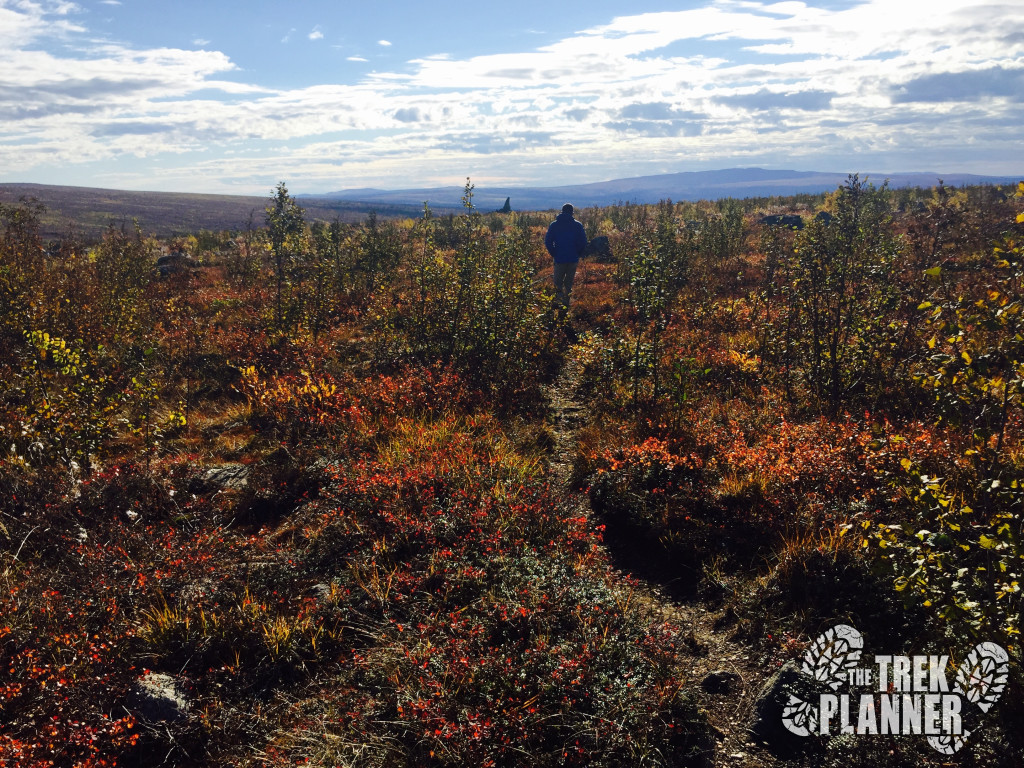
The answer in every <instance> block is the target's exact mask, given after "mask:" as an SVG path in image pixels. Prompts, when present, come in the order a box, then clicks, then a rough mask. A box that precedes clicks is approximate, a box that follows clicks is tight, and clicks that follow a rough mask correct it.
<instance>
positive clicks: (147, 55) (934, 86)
mask: <svg viewBox="0 0 1024 768" xmlns="http://www.w3.org/2000/svg"><path fill="white" fill-rule="evenodd" d="M73 11H74V6H72V5H71V4H70V3H63V2H47V1H46V0H17V2H14V0H0V168H3V169H6V168H17V169H19V172H22V173H23V172H25V171H26V170H28V169H32V168H46V167H61V166H63V167H73V166H74V164H76V163H82V162H96V163H99V162H102V161H105V160H108V159H110V158H114V157H119V156H125V155H129V156H136V157H140V158H142V157H152V156H155V155H167V154H170V153H178V154H181V155H183V156H184V155H185V153H189V152H192V151H194V150H204V151H205V152H206V153H209V152H211V151H216V150H218V148H221V149H224V150H225V151H231V152H233V153H234V154H232V155H231V157H230V158H229V159H226V160H223V161H219V160H214V161H208V160H204V161H203V163H202V164H198V165H197V164H194V163H192V162H191V161H189V163H190V164H189V169H188V170H183V171H180V172H179V171H167V172H166V173H167V174H168V175H165V176H161V177H159V178H160V179H161V182H162V183H165V184H169V185H171V184H179V183H180V187H179V188H190V189H191V188H195V185H196V183H197V179H202V180H204V183H209V184H211V185H212V184H213V183H214V180H218V181H217V183H224V184H227V183H229V182H230V181H231V180H232V179H235V180H236V181H237V183H240V184H241V183H252V182H251V180H252V179H253V178H254V177H256V176H260V175H261V174H268V175H269V178H270V180H271V182H270V183H272V182H273V181H274V180H275V179H276V178H288V177H291V178H294V177H298V176H301V177H302V179H303V184H304V185H310V186H314V185H316V184H317V180H319V179H322V180H323V183H324V185H325V186H334V185H336V179H337V178H338V176H339V172H340V170H341V169H344V175H345V177H346V178H347V179H348V180H349V181H350V182H351V183H352V184H354V185H356V184H362V183H366V184H377V185H380V184H381V183H382V182H381V178H382V177H385V176H387V175H389V174H400V175H401V176H402V185H403V186H407V185H411V184H415V183H420V182H426V181H428V180H431V179H433V180H434V181H436V180H438V178H439V177H440V176H443V175H445V174H447V175H448V177H449V180H451V179H455V180H458V178H459V177H460V176H464V175H465V172H466V171H472V172H473V174H474V176H481V175H483V173H484V172H486V173H487V174H489V175H492V176H497V177H506V178H509V179H512V178H516V179H520V180H522V181H529V182H536V181H541V180H547V181H550V182H555V181H565V182H569V181H586V180H596V179H598V178H602V177H604V178H608V177H611V176H614V175H630V174H632V173H642V172H657V171H658V170H659V169H664V168H673V167H674V168H680V169H682V168H683V167H694V166H695V165H701V164H703V165H704V166H705V167H706V166H707V164H714V163H717V164H719V165H724V164H731V165H738V164H751V163H764V164H775V165H777V166H790V167H792V166H794V165H798V166H801V167H805V168H806V167H818V168H821V169H823V170H828V169H830V168H833V167H835V164H836V163H837V162H849V160H848V158H850V157H852V156H854V155H855V154H857V153H859V154H857V156H858V157H862V158H868V159H870V158H875V160H874V162H876V163H882V162H888V163H890V166H889V167H890V169H895V167H896V166H902V168H909V167H912V166H913V165H914V163H915V162H917V161H915V160H914V158H933V157H938V158H939V159H940V160H941V159H942V158H943V157H945V158H947V160H945V161H944V162H947V163H954V162H956V161H955V158H956V157H958V156H959V157H963V158H965V159H964V160H963V161H962V162H963V163H964V164H969V163H970V162H979V163H980V162H984V163H987V164H988V165H987V166H984V167H982V166H980V165H976V166H973V167H970V168H968V167H960V168H954V167H952V166H944V167H943V168H937V170H946V168H947V167H948V169H949V170H951V171H952V170H963V169H971V168H973V169H974V170H979V171H984V170H985V169H986V168H988V169H989V170H993V171H994V170H996V167H997V166H999V165H1000V163H1001V165H1002V170H1006V169H1007V165H1008V164H1009V163H1010V162H1011V161H1012V162H1018V163H1019V162H1020V160H1018V159H1016V158H1020V157H1024V151H1022V150H1024V147H1022V146H1021V139H1020V137H1019V126H1020V124H1021V122H1022V120H1024V96H1022V94H1021V93H1020V92H1019V91H1020V89H1019V88H1018V87H1017V83H1019V82H1020V80H1018V79H1017V78H1018V74H1019V72H1020V71H1021V70H1024V6H1021V5H1020V4H1019V2H1016V0H1014V2H1009V0H991V7H986V8H985V9H984V13H982V12H981V11H980V10H979V9H978V8H977V7H976V6H975V4H973V3H971V2H968V0H927V2H925V0H901V2H900V3H898V4H897V3H893V2H891V0H866V1H865V2H862V3H860V4H857V5H853V6H851V7H848V8H846V9H842V10H825V9H821V8H816V7H813V5H811V4H809V3H804V2H779V3H765V2H757V1H756V0H744V1H742V2H741V1H739V0H710V1H709V2H707V4H705V5H704V6H702V7H699V8H692V9H690V10H683V11H673V12H665V13H638V14H634V15H629V16H622V17H619V18H615V19H613V20H612V21H611V22H609V23H607V24H602V25H599V26H593V27H589V28H586V29H583V30H581V31H579V32H577V33H576V34H574V35H571V36H569V37H566V38H565V39H563V40H561V41H558V42H556V43H553V44H551V45H547V46H544V47H541V48H538V49H534V50H524V51H520V52H509V53H501V54H493V55H483V56H475V57H469V58H461V59H459V58H455V57H453V56H451V55H448V54H440V53H438V54H435V55H431V56H426V57H423V58H420V59H416V60H413V61H411V62H407V66H406V67H404V68H402V69H401V70H397V71H392V72H375V73H372V74H368V75H365V76H362V77H363V79H362V80H359V81H357V82H355V83H351V84H333V85H332V84H325V85H318V86H315V87H307V88H297V89H291V90H272V89H266V88H261V87H259V86H258V85H255V84H246V83H238V82H234V81H231V80H224V79H222V78H224V77H225V76H226V75H227V74H228V73H235V72H237V70H236V67H235V65H234V63H233V62H232V61H231V60H230V59H229V58H228V57H227V56H225V55H224V54H223V53H220V52H216V51H183V50H176V49H152V50H133V49H130V48H126V47H121V46H116V45H111V44H106V45H103V46H99V47H96V46H93V47H92V49H91V50H90V51H89V53H88V55H81V56H79V57H72V55H71V54H68V53H66V52H62V53H60V54H57V53H50V52H47V50H45V49H44V50H40V47H41V44H42V43H44V42H45V41H46V40H47V39H48V38H51V37H60V38H62V39H76V40H77V39H79V38H84V37H85V35H83V34H82V33H83V32H85V30H83V29H82V28H81V27H79V26H77V25H76V24H75V23H74V22H73V21H72V15H73ZM294 33H295V30H294V29H293V30H291V31H290V32H289V33H288V35H286V36H285V38H284V39H283V40H282V42H288V41H289V40H290V39H291V38H292V36H293V34H294ZM322 37H323V34H322V32H321V30H320V27H319V26H318V27H314V28H313V30H312V31H311V32H310V33H308V38H309V39H311V40H316V39H321V38H322ZM194 44H195V45H203V46H205V45H207V44H209V41H206V40H200V39H197V40H195V41H194ZM379 44H380V45H390V43H388V41H385V40H381V41H379ZM53 50H54V51H57V50H66V49H59V48H57V47H53ZM780 54H785V55H784V56H782V57H780ZM347 61H350V62H356V63H365V62H367V59H366V58H364V57H363V56H359V55H352V56H348V57H347ZM350 69H351V70H354V71H359V70H356V69H355V68H350ZM232 76H237V75H232ZM986 78H987V79H986ZM979 82H980V83H982V84H984V83H985V82H989V83H990V85H989V86H988V87H982V88H981V89H980V90H979V85H978V83H979ZM210 89H214V90H219V91H221V92H222V93H223V94H226V95H230V97H231V98H230V99H223V100H217V99H211V98H208V97H202V98H200V96H199V95H198V93H199V92H200V91H202V92H204V93H206V92H209V90H210ZM328 134H330V135H331V136H332V139H333V137H337V136H340V137H341V138H340V139H335V140H332V141H322V140H320V139H319V137H321V136H326V135H328ZM253 140H261V141H263V142H267V141H273V142H276V143H277V145H278V146H279V147H281V148H282V149H280V151H278V152H277V154H276V155H274V156H270V157H264V156H263V155H261V154H256V150H255V149H253V148H252V147H251V145H250V144H249V143H248V142H251V141H253ZM262 151H263V150H260V152H262ZM969 152H973V153H974V154H969ZM239 158H245V162H240V160H239ZM844 158H847V159H844ZM886 158H890V160H888V161H886V160H885V159H886ZM969 158H976V160H974V161H972V160H970V159H969ZM1000 158H1002V159H1001V160H1000ZM181 162H186V160H185V159H184V157H183V159H182V160H181ZM919 162H924V160H923V159H922V160H920V161H919ZM929 162H933V161H931V160H929ZM174 164H175V161H174V159H173V158H171V159H170V160H169V161H168V162H167V163H164V165H169V166H173V165H174ZM683 164H686V166H684V165H683ZM553 169H561V170H560V172H561V174H562V175H561V176H560V177H559V178H558V179H554V178H552V177H551V174H552V172H553ZM860 169H863V168H860ZM854 170H859V169H854ZM153 173H157V171H153ZM161 173H164V172H161ZM4 175H5V176H7V177H9V176H10V175H11V174H9V173H5V174H4ZM143 178H144V179H149V178H150V177H149V176H143ZM154 178H156V177H154ZM262 186H264V182H262V181H261V182H260V188H261V189H262Z"/></svg>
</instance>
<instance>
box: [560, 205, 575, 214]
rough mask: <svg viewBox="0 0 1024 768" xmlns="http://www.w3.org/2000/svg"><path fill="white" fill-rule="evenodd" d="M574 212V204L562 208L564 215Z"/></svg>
mask: <svg viewBox="0 0 1024 768" xmlns="http://www.w3.org/2000/svg"><path fill="white" fill-rule="evenodd" d="M572 211H573V207H572V203H566V204H565V205H563V206H562V213H572Z"/></svg>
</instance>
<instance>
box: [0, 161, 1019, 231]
mask: <svg viewBox="0 0 1024 768" xmlns="http://www.w3.org/2000/svg"><path fill="white" fill-rule="evenodd" d="M861 176H862V178H863V177H865V176H867V177H868V178H869V180H870V181H871V182H873V183H875V184H881V183H882V182H883V181H884V180H885V179H889V183H890V184H891V185H892V186H893V187H925V188H928V187H932V186H934V185H935V184H937V183H938V181H939V179H940V178H941V179H942V180H943V181H945V183H946V184H947V185H949V186H964V185H975V184H1016V183H1017V182H1018V181H1020V180H1021V177H1019V176H977V175H973V174H966V173H947V174H940V173H890V174H884V173H878V174H875V173H872V174H861ZM846 178H847V174H845V173H821V172H816V171H767V170H764V169H761V168H731V169H728V170H723V171H694V172H688V173H668V174H663V175H660V176H638V177H636V178H632V179H615V180H614V181H602V182H598V183H596V184H576V185H571V186H561V187H477V188H476V189H475V190H474V196H473V202H474V204H475V205H476V207H477V208H478V209H479V210H482V211H493V210H497V209H499V208H501V207H502V206H503V205H504V203H505V198H507V197H508V198H511V204H512V210H515V211H529V210H541V211H543V210H550V209H552V208H558V207H561V205H562V204H563V203H566V202H571V203H572V204H573V205H576V206H579V207H586V206H593V205H613V204H615V203H618V202H633V203H656V202H658V201H659V200H665V199H671V200H701V199H709V200H715V199H719V198H723V197H771V196H787V195H795V194H799V193H810V194H816V193H820V192H828V191H831V190H833V189H835V188H836V187H838V186H840V185H841V184H843V183H844V182H845V181H846ZM294 186H295V187H299V188H301V180H296V183H295V184H294ZM462 194H463V188H462V187H437V188H433V189H398V190H383V189H368V188H364V189H347V190H343V191H340V192H330V193H326V194H317V195H297V196H296V197H298V198H300V202H301V205H302V207H303V208H304V209H305V212H306V219H307V220H309V221H313V220H317V219H319V220H321V221H333V220H334V219H335V218H339V219H341V220H342V221H349V222H354V221H360V220H363V219H365V218H366V217H367V216H368V215H369V214H370V213H377V214H378V215H380V216H382V217H396V216H397V217H412V218H415V217H418V216H419V215H420V214H421V213H422V211H423V202H424V201H427V202H429V203H430V207H431V209H432V210H434V212H436V213H438V214H443V213H448V212H451V211H459V210H461V208H462V203H461V198H462ZM23 197H31V198H35V199H37V200H38V201H39V202H41V203H43V205H45V206H46V211H45V213H44V214H43V216H42V230H43V235H44V236H45V237H48V238H54V237H63V236H64V235H66V234H68V233H69V232H74V233H76V234H77V235H78V236H79V237H84V238H85V239H87V240H94V239H96V238H98V237H100V236H101V235H102V233H103V231H104V230H105V229H106V228H107V227H108V226H110V225H112V224H113V225H115V226H120V225H121V224H130V223H131V222H132V220H133V219H134V220H137V221H138V222H139V225H140V226H141V227H142V230H143V232H145V233H146V234H155V235H160V236H168V235H180V234H188V233H191V232H196V231H198V230H200V229H209V230H223V229H235V230H241V229H245V228H246V226H248V224H249V222H250V220H251V221H252V224H253V225H254V226H257V227H259V226H262V225H263V224H264V208H266V206H267V205H268V204H269V202H270V200H269V192H268V195H267V196H266V197H257V196H242V195H207V194H187V193H175V192H134V191H124V190H112V189H93V188H86V187H63V186H55V185H49V184H0V204H8V205H9V204H12V203H16V202H17V201H18V200H19V199H21V198H23Z"/></svg>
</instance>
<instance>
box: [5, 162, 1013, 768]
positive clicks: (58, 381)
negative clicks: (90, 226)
mask: <svg viewBox="0 0 1024 768" xmlns="http://www.w3.org/2000/svg"><path fill="white" fill-rule="evenodd" d="M1006 192H1007V191H1005V190H1004V191H1000V190H998V189H993V188H968V189H948V188H944V187H941V186H940V187H938V188H935V189H931V190H891V189H888V188H887V187H886V186H885V185H882V186H873V185H871V184H868V183H866V182H864V181H862V180H861V179H859V178H857V177H851V178H850V180H849V181H848V183H847V184H846V185H845V186H843V187H840V188H838V189H837V190H835V191H834V192H833V193H830V194H827V195H822V196H802V197H795V198H771V199H749V200H723V201H717V202H707V201H703V202H697V203H672V202H670V201H664V202H662V203H660V204H658V205H652V206H647V205H631V204H620V205H616V206H611V207H608V208H603V209H587V210H583V211H581V212H579V215H580V217H581V219H582V220H583V221H584V223H585V225H586V227H587V231H588V235H589V236H590V237H595V236H599V235H603V236H605V237H607V238H608V242H609V243H610V249H609V252H608V253H606V254H603V255H600V256H597V257H595V258H594V259H593V260H588V261H585V262H584V263H583V265H582V267H581V271H580V274H579V276H578V278H577V287H576V288H575V291H574V306H573V310H572V313H571V315H570V317H569V319H568V321H566V320H564V319H563V318H561V317H560V315H559V313H556V312H554V311H552V295H551V289H550V287H549V283H550V271H551V266H550V263H549V261H550V260H549V257H548V256H547V254H546V253H545V251H544V247H543V237H544V232H545V228H546V225H547V223H548V221H549V216H548V215H547V214H532V213H524V214H518V213H502V212H494V213H482V212H480V211H478V210H477V209H476V208H475V207H474V205H473V187H472V185H471V184H469V183H468V182H467V186H466V189H465V197H464V200H463V202H464V212H463V214H462V215H445V216H434V215H432V213H431V211H430V210H429V208H426V207H424V210H423V213H422V216H420V217H418V218H416V219H382V218H378V217H375V216H372V217H370V218H369V219H367V220H365V221H364V222H362V223H359V224H352V223H342V222H340V221H334V222H321V221H309V220H307V219H306V217H305V215H304V212H303V211H302V209H301V208H300V207H299V205H298V204H297V203H296V201H295V200H294V199H293V198H292V197H291V196H290V195H289V193H288V190H287V188H286V186H285V185H284V184H283V183H282V184H281V185H279V186H278V188H277V189H276V190H275V192H274V193H273V195H272V197H271V198H270V200H269V201H268V208H267V213H266V217H265V219H262V220H256V221H254V222H253V224H252V225H251V226H250V227H248V228H247V229H245V230H243V231H238V232H224V233H211V232H202V233H196V235H195V236H190V237H187V238H178V239H175V240H173V241H157V240H155V239H153V238H150V237H147V236H145V235H144V233H142V232H140V231H139V230H138V229H137V228H135V227H132V226H129V225H125V226H122V227H112V228H110V229H109V231H107V232H106V234H105V235H104V236H103V237H102V239H100V240H98V241H97V242H92V243H83V242H78V241H76V240H74V239H73V238H65V239H62V240H59V241H54V242H44V241H43V240H42V239H41V237H40V234H39V231H40V229H39V222H40V216H41V215H42V211H40V210H39V208H38V207H37V206H35V205H33V203H32V202H31V201H26V202H24V203H22V204H20V205H11V206H8V205H4V206H0V380H2V381H3V382H4V386H3V389H2V392H0V764H3V765H11V766H14V765H17V766H21V767H22V768H36V767H37V766H67V767H71V766H81V767H83V768H84V767H86V766H88V767H90V768H91V767H94V766H113V765H122V766H131V765H156V764H163V765H168V766H224V765H240V766H256V765H259V766H285V765H311V766H335V765H359V766H363V765H366V766H376V765H380V766H413V765H416V766H420V765H445V766H468V765H480V766H486V765H492V766H510V765H531V766H625V765H630V766H632V765H665V766H675V765H702V764H705V763H706V762H707V761H708V760H709V759H711V756H712V754H713V752H714V740H713V738H712V735H711V732H710V729H709V726H708V724H707V722H706V713H705V712H703V711H702V710H701V707H700V706H698V701H697V699H696V698H695V689H696V687H697V686H698V684H699V682H700V681H699V680H695V679H692V677H691V676H690V674H689V664H688V659H689V658H690V657H691V655H692V654H693V653H694V652H696V651H695V650H694V649H695V648H699V646H700V643H699V638H696V639H695V638H694V637H693V633H692V628H691V627H687V626H684V625H681V624H680V623H678V622H673V621H671V620H669V621H666V619H665V617H666V613H665V612H664V611H662V610H659V609H658V606H657V604H656V603H657V602H658V600H660V599H666V600H667V599H670V598H668V597H665V598H659V597H658V596H657V593H655V592H654V591H653V590H652V588H651V587H652V585H660V586H661V587H662V588H663V590H664V591H665V592H667V593H669V594H670V595H672V598H671V599H676V600H686V601H691V602H695V603H698V604H700V605H701V606H704V608H706V610H708V611H715V612H719V613H721V614H722V623H723V624H724V625H726V626H727V627H728V630H727V631H729V632H730V633H732V636H733V637H734V638H735V639H736V641H737V642H740V643H742V644H744V645H745V646H746V647H747V648H748V650H749V653H750V655H751V658H755V659H757V662H758V665H759V667H760V668H762V669H764V670H765V674H766V675H767V674H768V673H770V672H771V671H772V670H773V669H777V668H778V667H779V666H780V665H781V664H782V663H783V662H785V661H786V660H787V659H790V658H794V657H799V655H800V653H801V651H802V648H803V647H804V645H805V644H806V643H807V641H808V640H810V639H813V636H814V635H815V634H816V633H818V632H820V631H821V630H822V629H823V628H826V627H829V626H832V625H834V624H835V623H838V622H846V623H850V624H853V625H855V626H856V627H857V628H858V629H859V630H860V631H861V632H862V633H864V635H865V636H866V637H868V638H869V639H870V642H871V645H872V646H873V647H874V648H876V649H877V650H878V652H887V653H901V652H903V651H904V650H906V651H907V652H915V653H926V652H931V653H948V654H950V655H951V656H953V657H954V658H955V659H957V658H960V657H961V656H962V655H963V653H964V652H965V651H966V650H967V649H968V648H970V647H971V646H972V645H973V644H974V643H976V642H979V641H982V640H991V641H994V642H998V643H1000V644H1001V645H1003V646H1004V647H1006V648H1007V649H1008V651H1009V653H1010V656H1011V660H1012V669H1013V670H1014V672H1013V674H1014V679H1013V680H1012V682H1011V685H1010V687H1009V688H1008V691H1007V693H1006V694H1005V696H1006V697H1007V699H1008V701H1004V702H1003V703H1002V704H1001V705H1000V706H999V707H998V708H997V709H995V710H993V712H992V713H991V714H990V719H991V720H992V722H991V723H990V724H989V725H988V726H987V727H988V728H990V729H991V730H992V731H993V732H994V733H997V734H999V736H998V742H997V743H996V746H995V747H992V746H991V745H989V747H988V748H989V749H990V753H986V754H987V755H988V758H990V760H988V761H987V762H986V761H985V760H983V761H982V762H986V764H990V765H998V764H1005V765H1013V764H1019V763H1020V761H1021V760H1024V742H1022V738H1024V734H1022V733H1021V732H1020V728H1019V727H1006V724H1008V723H1009V724H1012V722H1013V718H1015V717H1019V714H1018V713H1019V712H1020V706H1021V703H1022V702H1021V687H1020V680H1019V663H1020V660H1021V639H1020V608H1021V587H1020V583H1021V576H1022V573H1024V548H1022V546H1024V545H1022V540H1024V530H1022V508H1024V443H1022V438H1024V423H1022V396H1024V311H1022V309H1024V307H1022V301H1024V295H1022V290H1024V241H1022V236H1024V228H1022V222H1024V214H1021V210H1022V201H1021V196H1022V195H1024V184H1022V185H1021V187H1020V189H1018V190H1008V194H1007V193H1006ZM1014 193H1016V195H1015V196H1014ZM821 211H824V212H826V213H828V214H829V215H828V216H817V217H816V216H815V214H817V213H819V212H821ZM782 215H786V216H794V215H798V216H801V217H802V221H803V222H804V226H803V227H802V228H797V227H794V226H774V225H771V224H766V223H764V222H763V219H764V217H766V216H782ZM168 253H182V254H185V256H184V257H181V258H176V259H169V260H167V259H165V260H164V261H163V262H162V264H163V265H164V266H165V267H166V268H164V269H160V270H158V269H157V268H156V262H157V259H158V257H160V256H161V255H166V254H168ZM170 265H175V266H170ZM565 322H569V323H571V324H572V326H573V328H572V332H571V333H570V332H568V330H569V329H567V328H566V327H564V323H565ZM570 337H572V338H574V339H575V340H576V341H575V342H574V343H570V342H569V340H568V339H569V338H570ZM570 363H571V364H572V366H573V370H574V371H576V376H575V378H574V379H573V380H572V381H570V382H568V385H571V387H572V390H573V396H574V397H576V398H578V399H579V400H580V401H581V402H582V403H584V404H585V406H586V408H585V413H584V415H585V423H584V424H583V426H582V427H580V428H579V430H578V432H577V434H576V435H575V437H576V439H575V440H574V441H573V442H574V445H573V447H572V450H571V455H570V456H569V457H568V461H570V462H571V467H572V469H571V473H570V478H569V479H570V485H571V487H569V488H565V487H559V485H558V484H556V483H554V481H553V479H552V475H551V473H550V471H549V464H550V463H551V462H552V460H553V451H554V446H555V445H556V443H557V441H556V440H555V439H554V435H553V430H554V429H555V428H556V427H554V426H553V425H552V423H551V419H550V418H549V414H548V410H547V409H548V405H547V398H546V392H548V390H549V388H550V387H552V386H553V382H556V381H561V380H560V379H559V374H560V371H564V370H566V366H568V365H569V364H570ZM563 378H564V377H563ZM568 385H567V384H566V383H565V382H564V381H562V383H561V386H568ZM563 458H564V457H563ZM573 494H579V495H580V496H582V497H584V498H585V499H586V500H587V504H584V505H582V506H581V505H580V504H569V503H566V499H567V497H569V496H572V495H573ZM581 509H582V510H583V512H581ZM669 615H670V614H669ZM157 674H159V675H162V676H163V677H156V675H157ZM146 680H149V681H152V680H173V681H174V691H175V693H174V696H173V697H171V699H172V701H173V703H171V704H168V705H167V706H168V707H169V709H170V711H169V712H167V711H165V712H163V713H162V714H154V713H153V712H152V711H151V710H147V709H146V708H145V707H141V706H139V705H138V700H139V698H140V694H139V691H140V681H146ZM166 698H167V696H166V695H165V699H166ZM133 702H134V703H133ZM1017 725H1018V726H1019V723H1018V724H1017ZM737 727H740V726H737ZM981 748H982V746H979V749H981ZM908 749H909V750H910V752H908V753H907V754H906V755H904V752H903V750H908ZM972 754H973V756H974V757H973V758H970V759H981V758H979V757H978V754H979V753H978V752H974V753H972ZM886 755H888V758H889V759H891V760H892V764H900V761H901V760H906V761H907V762H906V764H917V763H916V762H915V761H917V760H918V759H919V758H920V755H919V754H918V753H915V752H913V750H912V749H911V748H910V747H902V746H901V745H900V744H899V743H896V744H895V746H893V745H891V744H887V745H886ZM901 755H903V756H902V757H901ZM933 757H934V759H936V760H937V759H938V757H939V756H938V755H934V756H933ZM961 757H963V755H962V756H961ZM873 759H875V761H876V763H877V760H878V758H877V756H876V757H875V758H873ZM943 759H944V760H947V762H948V761H949V760H954V759H955V758H943ZM963 759H969V758H967V757H963ZM986 759H987V758H986ZM161 761H162V762H161Z"/></svg>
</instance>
